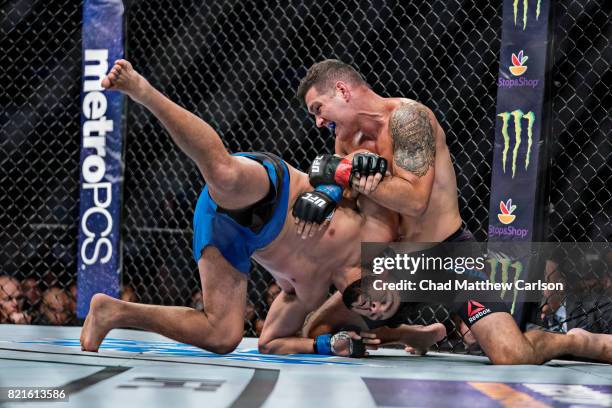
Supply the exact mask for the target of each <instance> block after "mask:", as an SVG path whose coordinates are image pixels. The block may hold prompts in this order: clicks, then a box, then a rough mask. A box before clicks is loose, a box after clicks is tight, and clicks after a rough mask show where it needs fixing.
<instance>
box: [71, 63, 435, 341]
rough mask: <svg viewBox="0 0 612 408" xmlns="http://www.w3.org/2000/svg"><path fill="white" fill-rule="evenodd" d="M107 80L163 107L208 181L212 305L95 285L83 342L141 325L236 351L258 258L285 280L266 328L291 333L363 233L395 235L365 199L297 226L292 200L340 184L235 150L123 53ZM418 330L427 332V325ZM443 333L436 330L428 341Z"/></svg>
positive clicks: (204, 257)
mask: <svg viewBox="0 0 612 408" xmlns="http://www.w3.org/2000/svg"><path fill="white" fill-rule="evenodd" d="M102 86H103V87H104V88H106V89H110V90H118V91H121V92H123V93H125V94H126V95H128V96H129V97H130V98H131V99H133V100H134V101H136V102H138V103H140V104H142V105H143V106H145V107H146V108H147V109H148V110H149V111H150V112H151V113H152V114H153V115H155V117H156V118H157V119H159V120H160V121H161V122H162V124H163V125H164V127H165V128H166V129H167V130H168V132H169V133H170V135H171V137H172V139H173V140H174V142H175V143H176V144H177V145H178V146H179V147H180V148H181V149H182V150H183V151H184V152H185V153H186V154H187V155H188V156H189V157H190V158H191V159H192V160H193V161H194V162H195V163H196V165H197V166H198V168H199V170H200V172H201V174H202V176H203V177H204V179H205V181H206V182H207V185H206V187H205V188H204V190H203V192H202V193H201V195H200V197H199V199H198V202H197V205H196V208H195V212H194V239H193V251H194V258H195V260H196V262H197V263H198V269H199V273H200V279H201V282H202V289H203V292H204V293H205V296H204V311H203V312H201V311H197V310H195V309H191V308H186V307H172V306H156V305H144V304H138V303H130V302H123V301H121V300H118V299H114V298H111V297H109V296H106V295H103V294H96V295H95V296H94V297H93V298H92V300H91V304H90V310H89V314H88V316H87V318H86V320H85V323H84V325H83V329H82V332H81V346H82V348H83V350H87V351H97V350H98V348H99V346H100V343H101V342H102V340H103V339H104V337H105V336H106V334H107V333H108V332H109V331H110V330H111V329H113V328H117V327H135V328H139V329H143V330H148V331H153V332H156V333H160V334H162V335H164V336H166V337H169V338H172V339H174V340H177V341H180V342H184V343H189V344H193V345H195V346H197V347H200V348H203V349H206V350H210V351H212V352H216V353H228V352H231V351H233V350H234V349H235V347H236V346H237V345H238V343H239V342H240V341H241V339H242V333H243V326H244V310H245V307H246V291H247V278H248V273H249V269H250V258H251V257H252V258H253V259H255V260H256V261H257V262H258V263H259V264H261V265H262V266H263V267H265V268H266V269H267V270H268V271H270V273H271V274H272V275H273V276H274V277H275V279H276V281H277V282H278V284H279V285H280V287H281V288H282V293H281V294H280V295H279V296H278V297H277V298H276V300H275V301H274V304H273V306H272V309H273V310H277V311H278V313H277V318H276V319H275V321H276V324H272V326H273V327H272V328H274V330H272V331H271V329H270V328H269V326H270V325H268V324H266V327H265V328H264V331H266V328H268V332H272V333H275V335H274V336H282V337H286V336H290V335H293V334H294V333H295V332H297V331H298V330H299V329H300V328H301V326H302V323H303V321H304V318H305V317H306V315H307V313H308V312H310V311H312V310H314V309H316V308H317V307H318V306H319V305H321V304H322V303H323V302H324V301H325V299H326V297H327V294H328V290H329V287H330V285H332V284H333V285H334V286H335V287H336V288H338V289H339V290H343V289H344V288H345V287H346V286H347V285H348V283H349V282H351V281H352V280H354V279H355V278H357V277H358V276H359V273H360V272H359V271H360V269H359V265H360V246H359V242H360V238H361V235H362V234H364V233H365V232H367V235H368V238H369V239H371V240H374V241H380V242H388V241H390V240H393V239H394V238H395V235H396V225H397V220H396V216H395V215H394V214H393V213H392V212H390V211H387V210H384V209H381V207H379V206H377V205H375V204H373V203H372V202H368V200H361V201H360V205H361V210H362V212H361V213H358V212H356V211H355V210H354V209H352V208H348V207H345V206H344V205H342V206H340V207H339V208H338V209H337V211H336V212H335V216H334V219H333V220H332V222H331V224H330V225H329V228H328V229H327V230H326V231H325V233H324V234H323V235H322V236H321V237H319V238H318V239H316V240H309V241H306V240H303V239H302V238H301V237H299V236H298V235H296V233H295V230H296V228H297V226H296V224H295V222H294V220H293V218H292V217H288V216H287V214H288V212H289V211H292V207H294V203H298V205H295V208H293V212H294V213H297V214H298V215H299V214H301V213H300V211H302V210H301V209H303V208H305V207H304V206H303V205H302V203H304V202H315V203H319V204H321V201H319V200H317V195H316V194H322V193H321V192H324V193H325V196H326V197H332V198H334V199H335V200H336V201H340V196H341V195H340V194H339V193H338V190H339V189H338V188H337V187H335V186H330V187H321V188H319V189H318V190H317V191H314V192H313V191H312V186H311V185H310V184H309V182H308V176H307V175H306V174H304V173H301V172H299V171H297V170H296V169H294V168H292V167H291V166H289V165H287V164H286V163H285V162H284V161H283V160H281V159H280V158H278V157H276V156H274V155H272V154H268V153H241V154H237V155H230V154H228V153H227V151H226V149H225V146H224V145H223V142H222V141H221V139H220V138H219V135H218V134H217V133H216V132H215V131H214V130H213V129H212V128H211V127H210V126H209V125H208V124H207V123H205V122H204V121H203V120H201V119H200V118H198V117H196V116H195V115H193V114H191V113H190V112H188V111H186V110H185V109H183V108H181V107H180V106H178V105H177V104H175V103H173V102H172V101H170V100H169V99H168V98H166V97H165V96H164V95H162V94H161V93H160V92H159V91H157V90H156V89H155V88H153V87H152V86H151V85H150V84H149V82H148V81H147V80H146V79H145V78H143V77H142V76H141V75H139V74H138V73H137V72H136V71H135V70H134V69H133V68H132V66H131V64H130V63H129V62H127V61H125V60H118V61H117V62H116V63H115V65H114V66H113V68H112V69H111V71H110V72H109V74H108V75H107V76H106V77H104V78H103V79H102ZM245 175H248V177H245ZM315 210H316V209H315ZM315 212H316V211H315ZM309 214H310V215H312V214H311V213H309ZM366 214H367V216H366ZM301 215H302V216H305V213H304V214H301ZM286 315H291V316H292V318H291V319H290V322H291V324H286V325H285V324H284V323H283V322H285V321H286V319H285V316H286ZM436 330H439V328H436V327H434V328H433V331H432V333H433V336H434V337H439V336H438V333H437V332H436ZM428 335H429V334H428V333H425V336H428ZM274 336H270V335H268V336H267V337H266V338H267V340H266V347H267V349H268V350H274V349H275V347H276V343H275V342H274V339H275V337H274ZM354 336H355V339H356V340H359V336H356V335H354ZM419 336H420V337H423V333H422V331H421V333H419ZM429 337H432V336H429ZM322 340H324V341H322V342H320V346H321V349H319V350H318V351H319V352H320V353H323V352H325V353H330V352H331V351H333V347H331V343H332V341H333V338H330V337H325V338H324V339H322ZM377 341H378V340H376V342H377ZM435 341H437V339H433V338H432V339H431V340H430V343H433V342H435ZM362 343H367V339H366V340H364V341H363V342H362ZM283 344H287V342H284V343H283ZM289 345H290V347H298V348H299V349H300V350H303V351H302V352H313V351H314V343H313V340H311V339H305V338H301V339H293V340H291V341H289ZM304 350H305V351H304Z"/></svg>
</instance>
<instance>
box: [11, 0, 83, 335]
mask: <svg viewBox="0 0 612 408" xmlns="http://www.w3.org/2000/svg"><path fill="white" fill-rule="evenodd" d="M81 10H82V8H81V4H79V2H75V1H67V0H58V1H52V2H43V1H25V2H24V1H9V2H3V3H2V4H0V51H1V52H0V67H1V68H0V84H2V85H0V106H1V109H0V209H1V210H0V242H1V243H2V250H1V251H0V287H1V288H0V300H1V301H2V302H1V305H2V307H1V308H0V321H2V322H7V321H8V322H10V321H18V322H22V323H23V322H34V323H47V324H49V323H56V324H57V323H70V322H71V321H72V320H73V319H71V316H73V313H72V312H70V310H72V309H73V307H74V301H73V300H74V298H73V297H71V295H70V294H74V293H75V292H74V290H75V289H76V287H75V286H74V284H75V282H76V251H77V248H76V247H77V242H76V237H77V222H78V220H77V219H78V197H79V169H78V167H79V145H80V139H79V125H80V123H79V117H80V107H79V97H80V92H81V90H80V76H81V18H82V17H81V15H82V11H81ZM19 283H22V285H21V286H23V288H22V289H23V291H20V290H19V286H20V285H19ZM23 296H25V299H24V298H23ZM23 308H25V310H26V311H27V314H26V315H24V314H21V313H20V311H21V310H22V309H23Z"/></svg>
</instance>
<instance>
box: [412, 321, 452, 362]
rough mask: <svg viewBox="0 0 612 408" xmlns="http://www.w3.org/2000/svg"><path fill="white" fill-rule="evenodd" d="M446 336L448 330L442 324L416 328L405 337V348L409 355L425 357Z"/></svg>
mask: <svg viewBox="0 0 612 408" xmlns="http://www.w3.org/2000/svg"><path fill="white" fill-rule="evenodd" d="M445 336H446V328H445V327H444V325H443V324H442V323H435V324H430V325H427V326H414V327H413V328H412V329H411V330H410V332H409V333H408V334H407V335H406V336H405V339H404V340H405V342H406V344H409V345H408V346H406V347H405V348H404V350H405V351H406V352H407V353H411V354H416V355H421V356H423V355H425V354H427V350H428V349H429V348H430V347H431V346H433V345H434V344H436V343H437V342H439V341H440V340H442V339H443V338H444V337H445Z"/></svg>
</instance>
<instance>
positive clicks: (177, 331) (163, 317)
mask: <svg viewBox="0 0 612 408" xmlns="http://www.w3.org/2000/svg"><path fill="white" fill-rule="evenodd" d="M198 268H199V270H200V278H201V280H202V289H203V291H204V293H205V295H204V310H205V311H204V312H200V311H197V310H195V309H191V308H187V307H176V306H157V305H143V304H139V303H130V302H123V301H121V300H117V299H114V298H111V297H109V296H106V295H102V294H98V295H95V296H94V297H93V299H92V301H91V306H90V310H89V314H88V315H87V319H86V321H85V324H84V325H83V330H82V332H81V347H82V348H83V350H86V351H97V350H98V348H99V346H100V343H101V342H102V340H103V339H104V337H105V336H106V334H107V333H108V332H109V331H110V330H112V329H114V328H118V327H134V328H138V329H143V330H147V331H152V332H155V333H159V334H162V335H164V336H166V337H169V338H171V339H173V340H177V341H180V342H182V343H188V344H192V345H194V346H197V347H200V348H203V349H205V350H209V351H212V352H215V353H221V354H223V353H229V352H231V351H233V350H234V349H235V348H236V346H237V345H238V343H240V340H241V339H242V333H243V330H244V311H245V308H246V290H247V278H246V276H245V275H244V274H242V273H240V272H238V271H237V270H236V269H235V268H233V267H232V266H231V265H230V264H229V263H228V262H227V261H226V260H225V258H223V256H222V255H221V254H220V253H219V251H218V250H217V249H216V248H214V247H210V246H209V247H207V248H206V249H204V251H203V252H202V258H201V259H200V261H199V263H198Z"/></svg>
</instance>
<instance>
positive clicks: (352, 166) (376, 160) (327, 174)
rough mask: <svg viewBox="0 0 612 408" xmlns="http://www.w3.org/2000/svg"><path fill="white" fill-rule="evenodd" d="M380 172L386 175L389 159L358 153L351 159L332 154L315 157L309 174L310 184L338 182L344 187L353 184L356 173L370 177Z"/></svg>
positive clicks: (383, 175) (372, 154)
mask: <svg viewBox="0 0 612 408" xmlns="http://www.w3.org/2000/svg"><path fill="white" fill-rule="evenodd" d="M377 173H380V174H381V176H382V177H385V174H386V173H387V160H386V159H385V158H384V157H381V156H379V155H377V154H374V153H357V154H355V155H354V156H353V160H352V161H349V160H347V159H343V158H341V157H338V156H334V155H331V154H323V155H319V156H317V157H315V159H314V161H313V162H312V165H311V166H310V171H309V172H308V176H309V179H310V184H312V185H313V186H315V187H316V186H319V185H321V184H336V185H338V186H340V187H342V188H345V187H348V186H349V185H351V182H352V179H353V176H354V175H356V174H357V175H359V177H368V176H373V175H375V174H377Z"/></svg>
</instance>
